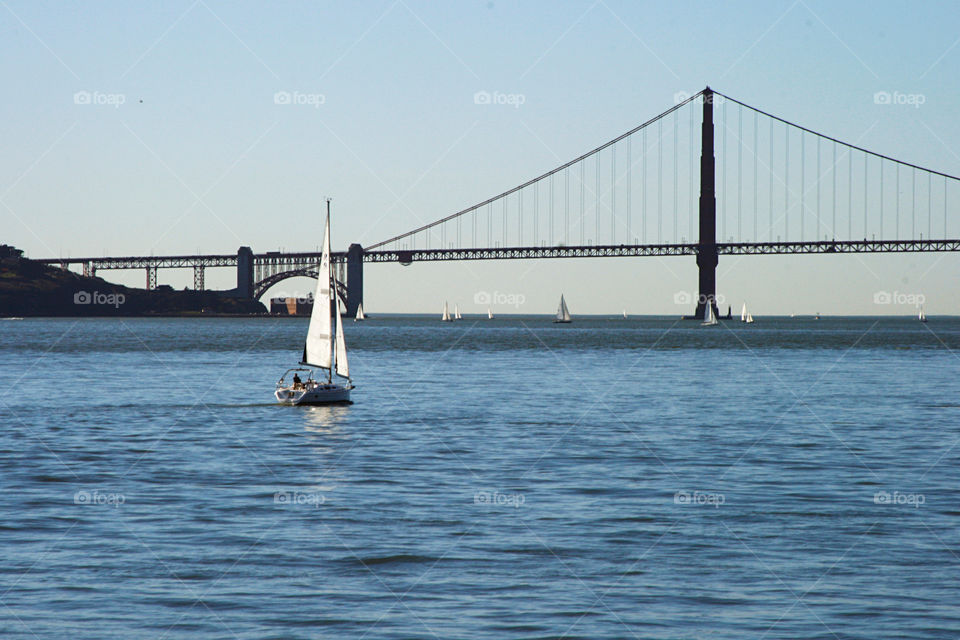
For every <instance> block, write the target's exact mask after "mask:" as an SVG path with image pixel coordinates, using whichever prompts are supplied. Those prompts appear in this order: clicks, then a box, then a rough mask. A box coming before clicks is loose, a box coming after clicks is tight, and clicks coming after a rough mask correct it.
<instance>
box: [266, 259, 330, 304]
mask: <svg viewBox="0 0 960 640" xmlns="http://www.w3.org/2000/svg"><path fill="white" fill-rule="evenodd" d="M334 269H335V271H336V272H339V271H342V269H340V268H337V266H336V265H335V267H334ZM301 277H306V278H314V279H316V278H317V269H316V267H304V268H301V269H294V270H291V271H280V272H277V273H272V274H270V275H268V276H266V277H264V278H263V279H262V280H260V281H258V282H255V283H254V285H253V297H254V299H255V300H259V299H260V298H262V297H263V294H265V293H266V292H267V290H269V289H270V287H272V286H274V285H276V284H279V283H280V282H283V281H284V280H288V279H290V278H301ZM334 282H336V283H337V295H339V296H340V299H341V300H343V301H344V304H345V303H346V299H347V284H346V282H345V281H344V279H343V278H342V274H340V273H337V274H336V275H335V276H334Z"/></svg>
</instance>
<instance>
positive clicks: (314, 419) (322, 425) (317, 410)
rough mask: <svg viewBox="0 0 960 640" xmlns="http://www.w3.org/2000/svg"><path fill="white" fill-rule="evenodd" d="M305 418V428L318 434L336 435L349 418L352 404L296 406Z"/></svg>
mask: <svg viewBox="0 0 960 640" xmlns="http://www.w3.org/2000/svg"><path fill="white" fill-rule="evenodd" d="M296 409H298V410H299V411H301V412H302V413H301V416H302V417H303V419H304V425H303V428H304V429H306V430H307V431H309V432H311V433H315V434H317V435H334V434H336V433H337V432H339V431H340V425H341V424H342V423H343V422H344V421H345V420H346V419H347V417H348V415H349V411H350V405H342V404H339V405H317V406H310V407H296Z"/></svg>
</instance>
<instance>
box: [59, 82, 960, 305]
mask: <svg viewBox="0 0 960 640" xmlns="http://www.w3.org/2000/svg"><path fill="white" fill-rule="evenodd" d="M698 129H699V131H698ZM958 181H960V178H957V177H956V176H952V175H949V174H947V173H943V172H940V171H936V170H933V169H929V168H925V167H921V166H919V165H916V164H912V163H909V162H904V161H902V160H897V159H895V158H892V157H889V156H886V155H883V154H880V153H876V152H873V151H870V150H868V149H864V148H862V147H859V146H857V145H854V144H850V143H847V142H843V141H841V140H839V139H837V138H834V137H831V136H828V135H825V134H823V133H819V132H816V131H813V130H811V129H808V128H806V127H803V126H800V125H798V124H796V123H794V122H791V121H789V120H786V119H784V118H781V117H779V116H776V115H773V114H770V113H767V112H765V111H763V110H760V109H758V108H756V107H753V106H750V105H748V104H746V103H744V102H741V101H739V100H736V99H734V98H731V97H729V96H726V95H724V94H722V93H719V92H715V91H713V90H711V89H710V88H709V87H707V88H705V89H704V90H702V91H700V92H699V93H697V94H695V95H692V96H690V97H688V98H686V99H685V100H682V101H679V102H678V103H677V104H675V105H674V106H673V107H671V108H670V109H667V110H666V111H664V112H663V113H661V114H659V115H657V116H656V117H654V118H651V119H650V120H648V121H646V122H644V123H643V124H641V125H639V126H637V127H635V128H633V129H631V130H629V131H627V132H626V133H624V134H622V135H620V136H618V137H616V138H614V139H612V140H610V141H608V142H606V143H604V144H602V145H600V146H598V147H596V148H594V149H592V150H590V151H588V152H587V153H584V154H583V155H581V156H579V157H577V158H574V159H573V160H570V161H569V162H566V163H564V164H562V165H560V166H559V167H556V168H554V169H552V170H550V171H547V172H546V173H543V174H541V175H539V176H537V177H535V178H533V179H531V180H528V181H527V182H524V183H522V184H520V185H518V186H515V187H513V188H512V189H509V190H507V191H504V192H502V193H499V194H497V195H495V196H493V197H491V198H488V199H486V200H484V201H482V202H480V203H477V204H474V205H472V206H470V207H468V208H465V209H462V210H460V211H457V212H455V213H453V214H451V215H448V216H446V217H444V218H441V219H439V220H436V221H435V222H432V223H430V224H426V225H423V226H420V227H418V228H416V229H413V230H412V231H407V232H405V233H402V234H400V235H396V236H394V237H391V238H389V239H387V240H384V241H382V242H378V243H376V244H373V245H370V246H368V247H361V246H360V245H359V244H352V245H350V247H349V249H348V250H347V251H344V252H337V253H335V254H334V255H333V262H334V264H335V269H336V280H337V286H338V287H339V288H340V290H341V292H342V296H343V299H344V301H345V306H346V314H347V315H348V316H352V315H354V314H355V313H356V310H357V307H358V306H359V305H360V304H361V303H362V302H363V263H364V262H398V263H400V264H404V265H409V264H411V263H413V262H424V261H437V260H506V259H540V258H599V257H628V256H681V255H690V256H695V257H696V262H697V266H698V269H699V282H698V286H699V296H698V302H697V307H696V309H695V310H692V311H693V314H694V317H701V316H702V315H703V312H704V307H705V305H706V304H710V305H711V306H713V307H714V311H715V312H717V311H718V310H717V309H716V267H717V264H718V260H719V256H720V255H749V254H810V253H889V252H937V251H958V250H960V239H956V238H957V237H958V236H960V233H958V231H960V230H958V229H957V227H958V225H960V220H958V217H957V215H956V213H957V204H958V202H957V199H958V197H960V188H958V185H957V183H958ZM695 195H696V198H695V197H694V196H695ZM951 235H952V236H953V237H952V238H951ZM319 260H320V255H319V253H316V252H301V253H287V252H268V253H259V254H255V253H253V251H252V250H251V249H250V248H249V247H241V248H240V249H239V251H238V252H237V253H236V254H223V255H183V256H137V257H99V258H48V259H43V260H40V261H41V262H45V263H48V264H57V265H60V266H62V267H63V268H69V267H70V266H71V265H80V266H81V268H82V270H83V273H84V274H85V275H95V274H96V272H97V271H98V270H105V269H144V270H145V271H146V286H147V288H148V289H152V288H155V287H156V285H157V270H158V269H166V268H192V269H193V272H194V287H195V288H197V289H203V288H204V272H205V269H206V268H208V267H233V268H236V270H237V288H236V289H235V290H233V292H232V293H233V294H234V295H237V296H242V297H247V298H256V299H259V298H260V297H261V296H262V295H263V294H264V293H266V291H267V290H268V289H269V288H270V287H272V286H273V285H275V284H277V283H279V282H282V281H283V280H286V279H287V278H293V277H299V276H309V277H316V269H317V264H318V263H319Z"/></svg>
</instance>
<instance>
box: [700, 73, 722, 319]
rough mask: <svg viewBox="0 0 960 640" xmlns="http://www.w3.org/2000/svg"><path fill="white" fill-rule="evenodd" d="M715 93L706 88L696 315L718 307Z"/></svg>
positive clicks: (704, 92) (701, 160) (702, 135)
mask: <svg viewBox="0 0 960 640" xmlns="http://www.w3.org/2000/svg"><path fill="white" fill-rule="evenodd" d="M714 95H715V94H714V93H713V91H712V90H711V89H710V87H707V88H706V89H704V91H703V126H702V129H701V143H700V145H701V146H700V239H699V241H698V243H697V268H698V269H699V271H700V283H699V284H700V286H699V295H698V296H697V310H696V312H695V314H696V315H695V317H697V318H702V317H703V311H704V308H705V307H704V305H705V304H707V303H709V304H710V305H711V306H712V307H713V313H714V315H716V316H717V317H719V316H720V314H719V313H718V309H717V262H718V261H719V260H718V257H717V194H716V177H715V174H714V170H715V165H716V160H715V158H714V153H713V101H714Z"/></svg>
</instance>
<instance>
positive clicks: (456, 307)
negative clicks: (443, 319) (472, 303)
mask: <svg viewBox="0 0 960 640" xmlns="http://www.w3.org/2000/svg"><path fill="white" fill-rule="evenodd" d="M453 319H454V320H463V316H461V315H460V305H458V304H455V305H453Z"/></svg>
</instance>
